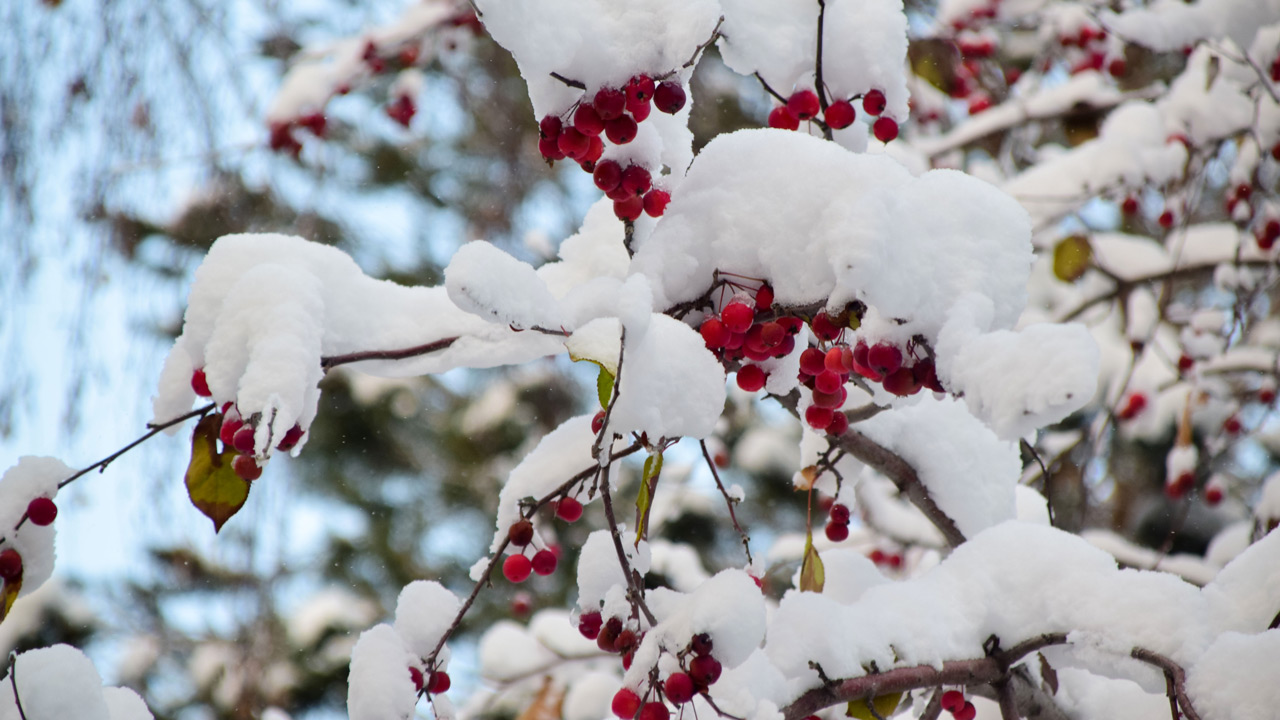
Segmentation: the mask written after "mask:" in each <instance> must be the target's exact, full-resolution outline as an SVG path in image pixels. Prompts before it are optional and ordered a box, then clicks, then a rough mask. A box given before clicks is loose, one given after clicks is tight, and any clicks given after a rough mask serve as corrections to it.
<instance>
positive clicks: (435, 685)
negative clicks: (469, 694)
mask: <svg viewBox="0 0 1280 720" xmlns="http://www.w3.org/2000/svg"><path fill="white" fill-rule="evenodd" d="M452 684H453V683H452V681H450V680H449V673H447V672H445V671H443V670H437V671H435V672H433V673H431V679H430V680H428V681H427V692H428V693H430V694H432V695H436V694H439V693H442V692H446V691H447V690H448V689H449V686H450V685H452Z"/></svg>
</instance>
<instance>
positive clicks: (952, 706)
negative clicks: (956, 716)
mask: <svg viewBox="0 0 1280 720" xmlns="http://www.w3.org/2000/svg"><path fill="white" fill-rule="evenodd" d="M941 704H942V709H943V710H946V711H947V712H951V713H953V712H955V711H956V710H959V709H960V708H962V707H964V693H962V692H960V691H959V690H948V691H946V692H944V693H942V701H941Z"/></svg>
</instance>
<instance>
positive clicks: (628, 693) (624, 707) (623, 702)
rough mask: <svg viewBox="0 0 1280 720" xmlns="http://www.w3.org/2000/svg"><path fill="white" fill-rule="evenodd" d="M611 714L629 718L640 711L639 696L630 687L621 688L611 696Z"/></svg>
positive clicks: (626, 719) (627, 719) (625, 718)
mask: <svg viewBox="0 0 1280 720" xmlns="http://www.w3.org/2000/svg"><path fill="white" fill-rule="evenodd" d="M611 707H612V710H613V714H614V715H617V716H618V717H620V718H624V720H629V719H630V718H633V717H635V716H636V713H637V712H639V711H640V696H639V695H637V694H636V693H635V691H634V690H631V689H630V688H622V689H621V690H619V691H618V692H617V693H616V694H615V695H614V696H613V703H612V706H611Z"/></svg>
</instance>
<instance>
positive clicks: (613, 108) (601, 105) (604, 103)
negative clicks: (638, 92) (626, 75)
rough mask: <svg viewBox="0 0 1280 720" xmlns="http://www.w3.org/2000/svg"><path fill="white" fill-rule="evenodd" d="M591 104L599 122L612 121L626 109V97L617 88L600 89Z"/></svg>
mask: <svg viewBox="0 0 1280 720" xmlns="http://www.w3.org/2000/svg"><path fill="white" fill-rule="evenodd" d="M593 104H594V105H595V107H596V114H597V115H599V116H600V119H601V120H612V119H614V118H616V117H618V116H619V115H621V114H622V112H623V111H624V110H626V109H627V95H626V93H624V92H622V91H621V90H619V89H618V88H600V90H599V91H597V92H596V99H595V101H594V103H593Z"/></svg>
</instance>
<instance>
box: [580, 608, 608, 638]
mask: <svg viewBox="0 0 1280 720" xmlns="http://www.w3.org/2000/svg"><path fill="white" fill-rule="evenodd" d="M603 625H604V619H603V618H601V617H600V613H598V612H585V613H582V615H580V616H579V617H578V632H580V633H582V637H584V638H586V639H588V640H595V639H596V637H597V636H599V635H600V628H601V626H603Z"/></svg>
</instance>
